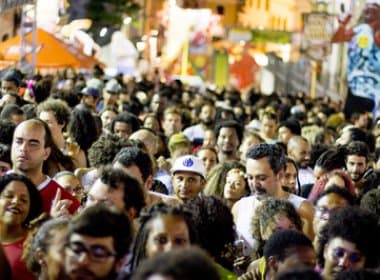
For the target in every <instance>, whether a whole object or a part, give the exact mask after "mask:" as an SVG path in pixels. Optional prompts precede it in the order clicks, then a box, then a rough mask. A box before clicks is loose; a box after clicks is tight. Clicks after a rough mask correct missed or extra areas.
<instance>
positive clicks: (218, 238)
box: [184, 196, 236, 269]
mask: <svg viewBox="0 0 380 280" xmlns="http://www.w3.org/2000/svg"><path fill="white" fill-rule="evenodd" d="M184 206H185V207H186V209H188V210H189V211H191V213H192V224H193V225H194V227H195V229H196V231H197V233H198V238H199V240H198V245H199V246H200V247H201V248H203V249H205V250H206V251H207V252H208V253H209V254H210V255H211V256H212V257H213V258H214V259H215V261H216V262H217V263H219V264H220V265H222V266H223V267H226V268H227V269H232V267H233V266H232V265H233V260H231V259H229V256H228V255H227V254H228V253H229V252H228V249H229V247H231V246H233V243H234V240H235V237H236V234H235V227H234V222H233V217H232V214H231V211H230V209H229V208H228V207H227V205H225V204H224V203H223V201H222V200H221V199H219V198H217V197H215V196H199V197H197V198H194V199H191V200H189V201H186V203H185V205H184Z"/></svg>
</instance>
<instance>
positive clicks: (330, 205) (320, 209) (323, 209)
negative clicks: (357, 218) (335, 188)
mask: <svg viewBox="0 0 380 280" xmlns="http://www.w3.org/2000/svg"><path fill="white" fill-rule="evenodd" d="M345 206H348V202H347V200H346V199H344V198H343V197H341V196H340V195H338V194H335V193H330V194H327V195H325V196H323V197H322V198H320V199H319V200H318V201H317V204H316V205H315V214H314V219H313V229H314V232H315V233H316V234H318V233H319V232H320V231H321V229H322V228H323V226H324V225H325V224H327V222H328V220H329V218H330V214H331V213H332V212H333V211H336V210H337V209H339V208H342V207H345Z"/></svg>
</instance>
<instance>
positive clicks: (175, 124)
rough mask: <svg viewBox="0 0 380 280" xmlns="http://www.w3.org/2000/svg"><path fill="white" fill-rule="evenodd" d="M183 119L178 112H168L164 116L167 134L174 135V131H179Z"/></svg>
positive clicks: (164, 126)
mask: <svg viewBox="0 0 380 280" xmlns="http://www.w3.org/2000/svg"><path fill="white" fill-rule="evenodd" d="M182 127H183V125H182V119H181V116H180V115H178V114H167V115H165V117H164V124H163V128H164V131H165V135H166V136H170V135H173V134H174V133H179V132H181V130H182Z"/></svg>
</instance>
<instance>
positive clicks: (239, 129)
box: [215, 120, 243, 143]
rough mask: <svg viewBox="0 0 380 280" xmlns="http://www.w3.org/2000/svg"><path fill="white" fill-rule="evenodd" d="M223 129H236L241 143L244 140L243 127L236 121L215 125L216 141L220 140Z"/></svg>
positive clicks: (220, 122)
mask: <svg viewBox="0 0 380 280" xmlns="http://www.w3.org/2000/svg"><path fill="white" fill-rule="evenodd" d="M223 127H228V128H234V129H235V131H236V135H237V137H238V139H239V143H241V141H242V140H243V127H242V126H241V125H240V124H239V123H238V122H237V121H235V120H223V121H219V122H217V123H216V124H215V139H218V137H219V133H220V130H221V129H222V128H223Z"/></svg>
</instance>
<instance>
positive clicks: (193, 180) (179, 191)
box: [172, 171, 205, 201]
mask: <svg viewBox="0 0 380 280" xmlns="http://www.w3.org/2000/svg"><path fill="white" fill-rule="evenodd" d="M172 183H173V188H174V193H175V195H176V196H177V197H178V198H179V199H181V200H183V201H186V200H189V199H192V198H196V197H197V196H198V194H199V193H200V192H201V191H202V189H203V186H204V184H205V180H204V179H202V177H201V176H199V175H198V174H196V173H193V172H183V171H177V172H176V173H175V174H174V175H173V176H172Z"/></svg>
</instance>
